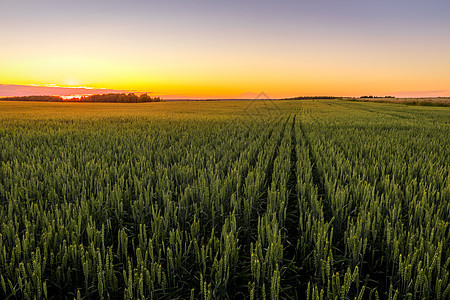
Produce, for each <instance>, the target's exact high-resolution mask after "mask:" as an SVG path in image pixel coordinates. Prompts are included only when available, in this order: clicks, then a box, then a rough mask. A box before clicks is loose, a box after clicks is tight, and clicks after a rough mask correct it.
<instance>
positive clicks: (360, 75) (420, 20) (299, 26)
mask: <svg viewBox="0 0 450 300" xmlns="http://www.w3.org/2000/svg"><path fill="white" fill-rule="evenodd" d="M449 13H450V1H448V0H422V1H419V0H377V1H373V0H371V1H368V0H340V1H336V0H315V1H311V0H307V1H306V0H297V1H293V0H278V1H275V0H274V1H266V0H257V1H254V0H249V1H245V0H240V1H237V0H227V1H224V0H221V1H217V0H191V1H187V0H153V1H144V0H127V1H124V0H120V1H119V0H108V1H106V0H90V1H86V0H77V1H68V0H58V1H49V0H41V1H35V0H1V1H0V45H1V46H0V96H12V95H28V94H52V95H59V94H64V95H67V94H68V93H69V94H70V93H73V94H83V93H94V92H95V93H97V92H102V91H105V92H114V91H117V92H123V91H129V92H147V93H149V94H150V95H155V96H162V97H163V98H252V97H255V96H256V95H258V94H259V93H260V92H265V93H266V94H268V95H269V96H270V97H272V98H283V97H295V96H309V95H336V96H361V95H394V96H407V97H417V96H420V97H426V96H450V18H449V17H448V16H449Z"/></svg>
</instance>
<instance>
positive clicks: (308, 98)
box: [282, 96, 342, 100]
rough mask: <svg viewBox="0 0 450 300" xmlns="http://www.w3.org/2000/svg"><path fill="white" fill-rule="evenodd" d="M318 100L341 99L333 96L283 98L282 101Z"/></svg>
mask: <svg viewBox="0 0 450 300" xmlns="http://www.w3.org/2000/svg"><path fill="white" fill-rule="evenodd" d="M318 99H342V97H335V96H300V97H293V98H284V99H282V100H318Z"/></svg>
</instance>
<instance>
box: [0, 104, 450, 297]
mask: <svg viewBox="0 0 450 300" xmlns="http://www.w3.org/2000/svg"><path fill="white" fill-rule="evenodd" d="M449 145H450V109H449V108H446V107H420V106H405V105H396V104H382V103H363V102H350V101H341V100H314V101H313V100H305V101H230V102H226V101H223V102H193V103H190V102H163V103H138V104H105V103H34V102H29V103H23V102H6V101H4V102H0V204H1V206H0V275H1V278H0V281H1V282H0V283H1V287H0V298H2V299H3V298H7V297H10V298H27V299H28V298H35V297H36V298H37V299H44V298H48V299H60V298H67V299H73V298H76V299H98V298H105V299H108V298H113V299H152V298H155V299H177V298H179V299H189V298H190V299H228V298H230V299H296V298H302V299H314V300H315V299H355V298H356V299H449V298H450V279H449V275H450V247H448V245H450V227H449V222H450V173H449V167H450V147H449Z"/></svg>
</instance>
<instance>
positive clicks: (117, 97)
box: [1, 93, 162, 103]
mask: <svg viewBox="0 0 450 300" xmlns="http://www.w3.org/2000/svg"><path fill="white" fill-rule="evenodd" d="M1 100H7V101H40V102H105V103H143V102H160V101H162V99H161V98H159V97H153V98H152V97H150V96H148V95H147V94H141V95H140V96H137V95H135V94H133V93H129V94H125V93H122V94H101V95H90V96H83V97H81V98H72V99H63V98H62V97H58V96H24V97H7V98H2V99H1Z"/></svg>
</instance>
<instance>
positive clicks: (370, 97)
mask: <svg viewBox="0 0 450 300" xmlns="http://www.w3.org/2000/svg"><path fill="white" fill-rule="evenodd" d="M360 98H365V99H367V98H369V99H372V98H395V97H394V96H384V97H383V96H381V97H379V96H361V97H360Z"/></svg>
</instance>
